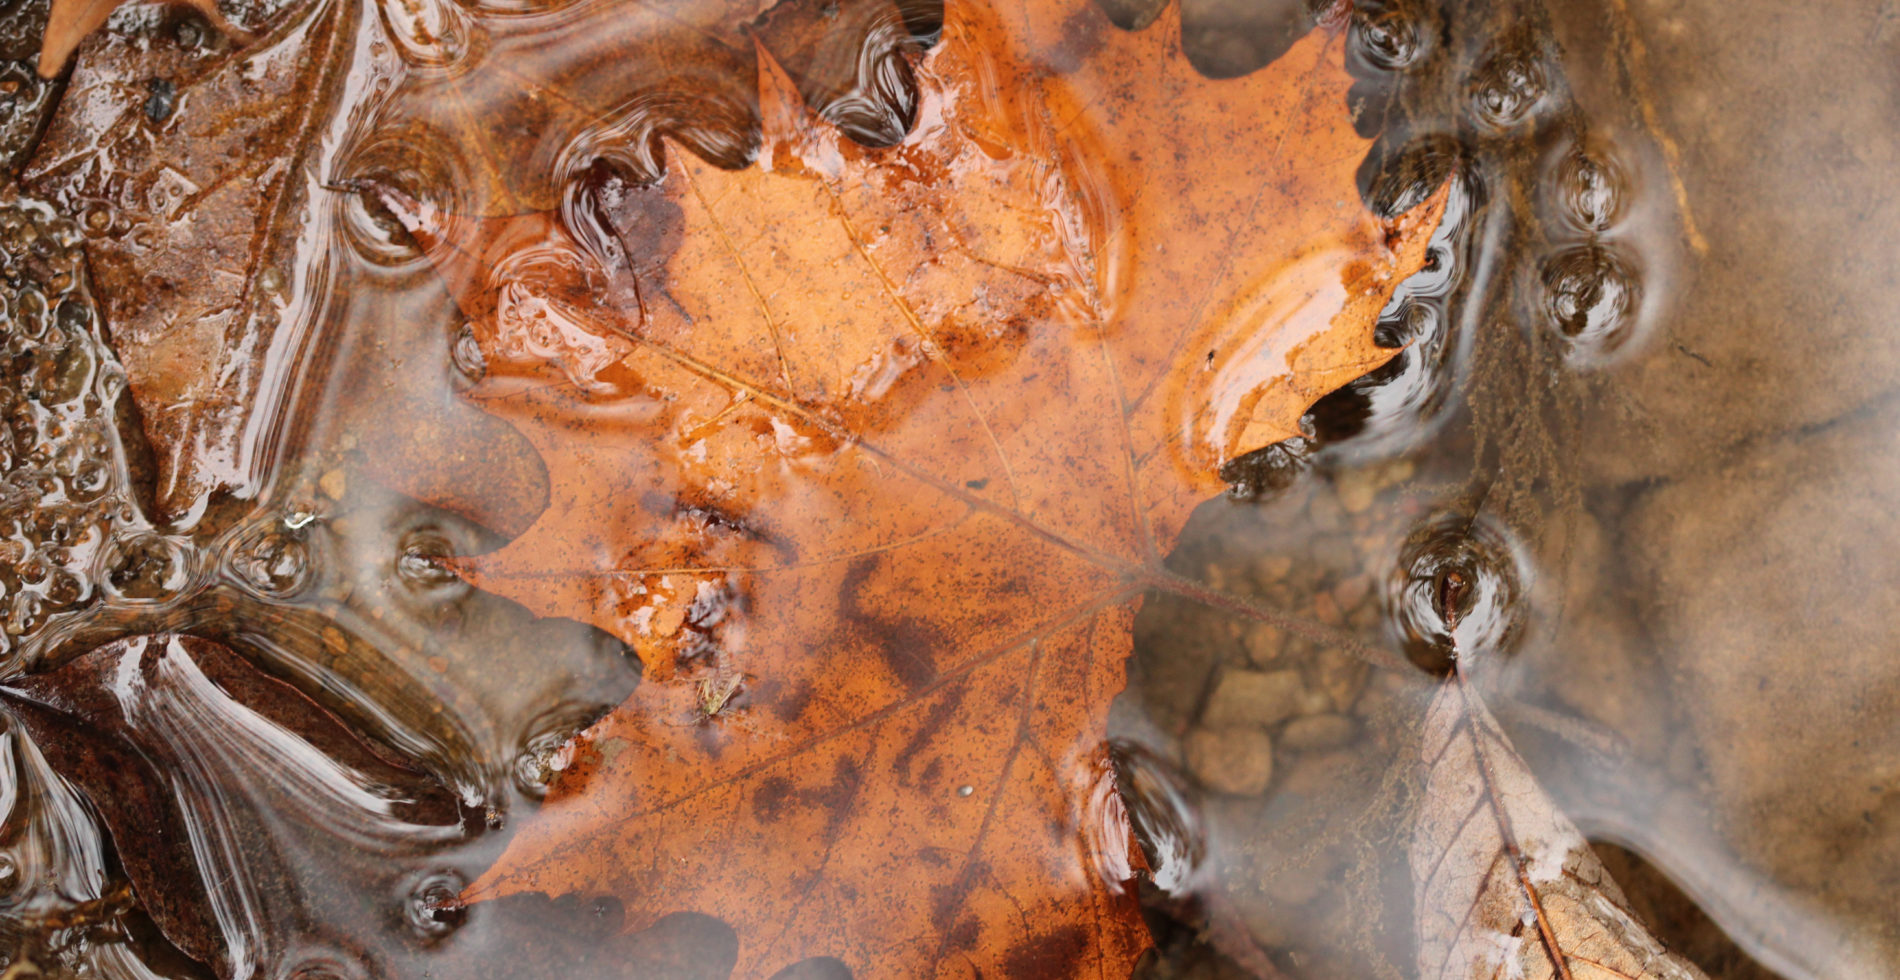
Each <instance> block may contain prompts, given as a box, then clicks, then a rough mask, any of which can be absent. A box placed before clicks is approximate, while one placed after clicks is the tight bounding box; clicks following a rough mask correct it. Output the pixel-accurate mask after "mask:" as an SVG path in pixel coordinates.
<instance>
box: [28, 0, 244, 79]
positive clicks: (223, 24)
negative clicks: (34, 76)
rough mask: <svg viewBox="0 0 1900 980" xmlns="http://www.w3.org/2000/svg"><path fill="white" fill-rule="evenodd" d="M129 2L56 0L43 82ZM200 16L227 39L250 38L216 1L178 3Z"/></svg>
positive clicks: (43, 48)
mask: <svg viewBox="0 0 1900 980" xmlns="http://www.w3.org/2000/svg"><path fill="white" fill-rule="evenodd" d="M127 2H128V0H53V7H52V12H51V13H50V14H49V15H48V16H47V19H46V33H45V35H43V36H42V38H41V41H40V63H39V73H40V77H41V78H52V77H53V76H55V75H58V74H59V73H60V70H61V69H63V68H65V67H66V61H67V59H69V58H71V57H72V56H73V52H74V51H76V50H78V49H79V42H81V41H83V40H85V39H86V35H88V34H91V33H92V32H93V31H96V30H98V29H99V28H101V27H103V26H105V22H106V19H107V18H109V17H111V16H112V12H113V11H115V10H117V9H119V8H120V7H123V6H125V4H126V3H127ZM175 2H177V3H182V4H184V5H186V6H188V7H190V8H191V9H193V10H196V11H197V12H198V13H199V14H201V15H202V16H203V17H204V19H205V20H207V21H209V22H210V23H211V26H212V27H213V28H215V29H217V30H218V32H219V33H222V34H224V35H226V36H228V37H231V38H235V39H240V40H245V39H248V38H249V35H248V34H246V33H245V32H244V31H243V30H240V29H239V28H238V27H237V26H236V25H234V24H232V23H231V22H230V21H228V20H226V19H225V18H224V14H223V13H222V12H221V11H219V10H218V4H217V0H175Z"/></svg>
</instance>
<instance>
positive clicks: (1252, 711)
mask: <svg viewBox="0 0 1900 980" xmlns="http://www.w3.org/2000/svg"><path fill="white" fill-rule="evenodd" d="M1305 693H1306V685H1305V683H1304V682H1303V681H1301V680H1300V672H1299V671H1297V670H1275V671H1258V670H1229V671H1227V672H1225V673H1223V674H1221V677H1220V680H1218V681H1216V682H1215V685H1214V693H1213V694H1212V695H1211V696H1209V697H1208V699H1207V707H1206V708H1204V709H1202V711H1201V724H1203V725H1205V726H1208V727H1210V728H1224V727H1230V726H1238V725H1258V726H1261V727H1265V726H1268V725H1275V724H1278V723H1280V722H1282V721H1285V720H1286V719H1288V718H1291V717H1293V716H1294V715H1296V714H1298V713H1299V711H1300V703H1301V698H1302V696H1303V695H1304V694H1305Z"/></svg>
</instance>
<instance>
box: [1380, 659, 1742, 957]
mask: <svg viewBox="0 0 1900 980" xmlns="http://www.w3.org/2000/svg"><path fill="white" fill-rule="evenodd" d="M1424 733H1425V735H1424V741H1423V744H1422V747H1421V751H1422V752H1423V757H1424V761H1425V764H1426V767H1427V774H1426V791H1425V796H1424V799H1423V801H1422V803H1421V804H1420V811H1419V816H1418V820H1417V823H1416V825H1415V830H1414V836H1413V839H1412V848H1411V863H1412V873H1413V880H1414V884H1415V886H1416V891H1415V897H1414V907H1415V908H1416V910H1417V915H1418V934H1419V958H1418V975H1419V977H1421V978H1422V980H1498V978H1525V980H1544V978H1552V980H1706V978H1705V977H1704V976H1703V973H1702V971H1700V970H1698V969H1696V968H1695V967H1694V966H1691V965H1689V964H1688V963H1687V962H1685V961H1683V960H1682V959H1681V958H1680V957H1677V956H1675V955H1673V954H1671V953H1669V952H1667V951H1665V950H1664V949H1663V947H1662V944H1661V943H1659V942H1657V941H1656V939H1655V938H1654V937H1653V936H1651V935H1650V934H1649V932H1648V930H1646V929H1645V928H1644V927H1643V925H1642V923H1640V922H1639V921H1637V919H1636V917H1635V916H1634V915H1633V914H1632V913H1631V912H1630V911H1629V903H1628V901H1627V900H1626V899H1625V898H1624V897H1623V892H1622V889H1620V888H1618V887H1617V885H1616V882H1614V881H1612V880H1611V879H1610V876H1609V874H1608V872H1606V871H1605V870H1604V868H1603V864H1602V863H1601V862H1600V861H1598V860H1597V857H1596V854H1595V853H1593V852H1592V851H1591V850H1590V845H1589V843H1588V842H1586V841H1585V840H1584V839H1583V835H1582V834H1579V833H1578V832H1577V828H1576V827H1575V826H1573V825H1572V824H1571V823H1570V821H1569V820H1568V819H1567V818H1566V817H1564V815H1563V814H1562V812H1560V811H1559V810H1558V809H1557V807H1556V805H1555V804H1553V803H1552V802H1551V800H1550V798H1549V797H1547V796H1545V795H1544V791H1543V789H1542V788H1541V787H1539V786H1538V784H1537V780H1536V777H1534V776H1533V775H1532V774H1531V771H1530V769H1529V767H1528V766H1526V765H1525V764H1524V760H1523V759H1521V758H1519V757H1518V754H1517V752H1516V750H1514V749H1513V748H1512V747H1511V744H1510V741H1509V740H1508V739H1506V738H1505V736H1504V733H1503V731H1502V730H1500V729H1499V728H1498V723H1497V720H1496V719H1495V718H1493V717H1492V716H1491V712H1490V711H1489V710H1488V709H1487V708H1485V706H1484V704H1483V702H1482V701H1480V700H1479V699H1478V695H1477V692H1476V691H1475V690H1474V689H1473V687H1472V685H1471V682H1470V681H1469V679H1468V678H1467V677H1466V676H1465V675H1464V674H1463V673H1462V671H1461V672H1458V673H1455V674H1454V675H1453V676H1452V677H1451V678H1449V679H1447V680H1446V681H1445V683H1444V686H1443V688H1442V689H1440V691H1439V692H1438V694H1437V695H1436V696H1435V697H1434V698H1433V700H1432V703H1431V706H1430V708H1428V709H1427V711H1426V717H1425V727H1424Z"/></svg>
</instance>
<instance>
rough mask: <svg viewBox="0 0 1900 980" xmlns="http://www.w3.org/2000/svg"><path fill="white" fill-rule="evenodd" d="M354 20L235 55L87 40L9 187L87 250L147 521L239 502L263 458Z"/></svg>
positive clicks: (286, 373) (310, 20)
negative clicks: (139, 427) (128, 420)
mask: <svg viewBox="0 0 1900 980" xmlns="http://www.w3.org/2000/svg"><path fill="white" fill-rule="evenodd" d="M65 9H69V10H77V9H78V8H74V7H68V8H65ZM87 9H94V8H87ZM100 9H102V8H100ZM353 10H354V7H353V5H351V4H348V3H344V2H342V0H309V2H298V3H292V4H289V5H286V6H285V7H283V8H281V9H280V10H279V11H278V12H277V13H276V14H275V15H274V16H273V19H272V20H271V21H269V22H268V23H266V24H265V25H263V27H262V30H261V31H260V33H261V35H262V36H263V38H264V39H263V40H261V41H259V42H258V43H256V44H254V45H250V46H247V47H244V48H242V49H241V50H234V49H232V47H231V46H230V45H229V44H220V43H209V42H206V41H204V40H202V39H200V40H199V41H191V40H190V39H191V38H192V37H194V36H195V35H196V32H195V31H193V30H187V29H183V28H181V29H179V30H176V31H168V32H165V33H163V34H160V35H158V36H154V37H142V36H141V37H132V38H127V37H120V36H117V35H113V34H108V35H104V36H103V38H102V41H101V43H99V44H95V45H91V46H89V47H88V48H87V53H86V54H85V55H84V56H83V57H82V58H81V59H80V61H79V63H78V65H77V66H76V67H75V69H74V71H73V75H72V79H71V81H70V82H69V84H68V88H67V91H66V94H65V96H64V98H63V99H62V100H61V102H60V106H59V111H58V114H57V115H56V116H55V117H54V120H53V122H52V124H51V126H50V127H49V128H48V131H47V133H46V137H45V139H44V140H43V141H42V143H41V144H40V147H39V149H38V151H37V152H36V153H35V154H34V156H33V157H32V159H31V160H30V161H29V162H28V165H27V167H26V170H25V173H24V174H23V177H22V180H23V182H24V183H25V184H26V186H28V187H30V188H33V189H34V190H36V191H37V192H38V193H40V194H42V195H44V196H47V197H49V198H51V199H52V200H54V201H55V202H57V203H58V204H59V205H60V207H61V209H62V210H64V211H65V213H67V214H70V215H72V216H73V217H74V218H75V219H76V221H77V223H78V226H79V228H80V230H81V232H82V233H83V234H84V235H85V236H86V248H87V254H88V259H89V262H90V265H91V269H92V272H93V281H94V284H95V286H96V288H97V292H98V295H99V296H100V298H101V300H102V302H103V304H104V306H105V315H106V322H107V323H108V324H109V325H110V328H111V332H112V338H113V344H114V348H115V350H116V352H117V353H118V355H119V357H120V359H121V361H122V362H123V364H124V365H125V369H126V374H127V377H128V380H129V382H130V389H131V392H132V395H133V398H134V400H135V401H136V402H137V404H138V405H139V406H140V409H141V412H142V418H143V423H144V426H145V430H146V435H147V436H148V437H149V439H150V442H151V445H152V447H153V451H154V454H155V456H156V462H157V468H158V487H157V504H158V510H159V514H158V515H157V516H159V517H160V518H164V519H170V518H176V517H179V516H181V515H184V514H187V513H189V512H191V511H192V509H193V508H194V506H195V505H196V504H197V503H198V502H199V501H200V500H202V498H203V497H204V496H205V495H206V494H208V493H209V492H211V491H214V490H220V489H236V490H241V491H255V490H256V489H257V488H258V487H259V486H260V484H261V479H262V476H263V474H264V473H265V471H266V470H267V468H268V465H269V460H270V459H271V458H272V457H273V456H274V454H275V453H276V452H277V451H278V441H279V440H280V439H281V437H282V434H283V433H282V431H281V430H282V428H283V426H282V425H281V421H280V420H281V417H282V413H283V411H284V409H285V400H286V399H287V398H288V397H290V395H291V394H292V393H293V392H294V391H295V390H296V385H295V384H294V383H293V382H294V380H295V378H296V375H297V372H298V371H299V369H300V362H301V359H302V358H303V356H304V355H305V353H306V352H307V350H308V349H309V348H310V347H312V346H314V344H313V334H314V332H315V330H316V329H317V321H318V319H319V316H320V314H321V312H322V310H323V303H322V302H321V297H318V296H314V295H312V294H311V293H312V284H313V283H317V282H321V281H322V276H321V275H318V274H315V273H313V272H312V271H311V269H312V267H313V266H315V265H317V264H319V263H320V262H321V260H322V258H323V254H322V249H323V248H325V247H327V246H326V245H325V244H324V243H325V242H326V241H327V239H326V236H325V235H324V234H321V233H320V232H322V231H324V230H326V229H327V228H328V226H329V225H330V223H331V222H332V221H333V220H334V218H333V209H331V208H327V207H313V206H312V203H313V201H316V200H319V199H320V198H319V195H320V194H322V193H323V192H321V191H320V189H319V188H318V182H319V180H320V177H319V175H320V174H321V173H322V172H323V171H324V168H325V166H326V163H325V161H326V159H327V158H328V155H329V154H331V153H334V152H335V146H334V144H335V143H336V142H337V140H338V136H337V133H336V132H333V130H340V129H341V128H343V127H345V126H346V125H347V120H339V119H336V118H332V116H331V114H330V113H331V110H332V108H333V107H334V105H335V104H336V102H337V100H336V99H335V98H334V93H335V91H336V90H337V88H338V86H339V85H340V84H341V82H342V79H343V74H344V73H345V71H346V70H347V69H348V67H349V65H350V61H351V57H352V55H353V51H352V42H353V41H354V37H353V34H354V32H355V23H356V19H355V16H354V14H353ZM56 16H57V15H56ZM75 16H77V14H75ZM47 37H48V44H49V45H50V44H52V43H53V40H54V35H53V33H52V32H50V31H49V33H48V35H47ZM306 219H308V220H307V221H306Z"/></svg>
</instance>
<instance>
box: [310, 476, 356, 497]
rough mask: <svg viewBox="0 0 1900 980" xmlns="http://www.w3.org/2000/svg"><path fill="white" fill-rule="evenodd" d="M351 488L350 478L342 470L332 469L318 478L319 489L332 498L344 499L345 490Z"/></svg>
mask: <svg viewBox="0 0 1900 980" xmlns="http://www.w3.org/2000/svg"><path fill="white" fill-rule="evenodd" d="M348 488H349V478H348V477H346V476H344V475H343V471H342V470H340V469H339V470H331V471H329V472H328V473H325V474H323V475H322V476H320V477H318V478H317V489H319V490H321V491H323V495H324V496H326V497H328V498H330V499H331V500H342V499H343V492H344V491H345V490H347V489H348Z"/></svg>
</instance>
